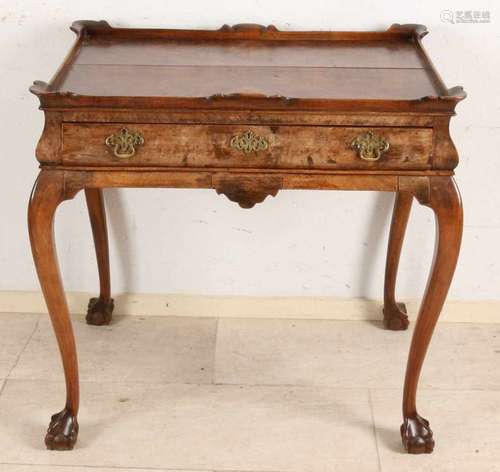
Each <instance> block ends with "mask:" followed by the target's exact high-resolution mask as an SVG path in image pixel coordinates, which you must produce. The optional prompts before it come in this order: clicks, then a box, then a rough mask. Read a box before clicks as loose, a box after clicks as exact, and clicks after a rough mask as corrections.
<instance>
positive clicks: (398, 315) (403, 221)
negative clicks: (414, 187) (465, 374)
mask: <svg viewBox="0 0 500 472" xmlns="http://www.w3.org/2000/svg"><path fill="white" fill-rule="evenodd" d="M412 201H413V195H412V194H411V193H410V192H397V193H396V199H395V201H394V211H393V213H392V222H391V230H390V233H389V245H388V248H387V261H386V265H385V284H384V326H385V327H386V328H387V329H391V330H394V331H400V330H405V329H407V328H408V324H409V322H408V316H407V314H406V306H405V305H404V303H397V302H396V296H395V291H396V277H397V273H398V266H399V258H400V256H401V248H402V247H403V241H404V237H405V232H406V226H407V224H408V218H409V216H410V210H411V204H412Z"/></svg>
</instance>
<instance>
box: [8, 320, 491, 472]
mask: <svg viewBox="0 0 500 472" xmlns="http://www.w3.org/2000/svg"><path fill="white" fill-rule="evenodd" d="M74 321H75V330H76V334H77V340H78V344H79V356H80V368H81V381H82V385H81V387H82V408H81V413H80V418H79V419H80V437H79V442H78V445H77V447H76V448H75V450H74V451H72V452H49V451H46V450H45V449H44V445H43V436H44V430H45V427H46V424H47V421H48V419H49V416H50V414H51V413H54V412H56V411H57V410H59V409H60V408H61V407H62V405H63V402H64V385H63V378H62V374H61V368H60V364H59V358H58V352H57V347H56V344H55V340H54V336H53V334H52V331H51V328H50V323H49V321H48V318H47V316H45V315H21V314H0V333H1V338H0V339H1V341H0V472H49V471H50V472H52V471H55V472H73V471H74V472H96V471H103V472H113V471H115V472H116V471H117V470H119V471H122V472H124V471H130V472H131V471H134V472H141V471H142V472H145V471H161V470H163V471H171V472H172V471H183V472H189V471H195V472H196V471H223V472H229V471H241V472H243V471H244V472H261V471H262V472H277V471H282V472H284V471H303V472H308V471H311V472H312V471H314V472H321V471H333V472H336V471H339V472H340V471H342V472H349V471H359V472H365V471H366V472H371V471H387V472H392V471H394V472H396V471H398V472H404V471H422V472H423V471H426V472H429V471H436V472H448V471H449V472H451V471H453V472H460V471H467V472H482V471H485V472H486V471H488V472H494V471H500V369H499V360H500V325H494V324H480V325H479V324H478V325H475V324H459V323H442V324H441V325H440V326H439V327H438V330H437V332H436V334H435V337H434V340H433V345H432V347H431V350H430V353H429V357H428V359H427V363H426V366H425V370H424V374H423V378H422V383H421V386H422V389H421V395H420V402H419V404H420V406H421V408H420V409H421V412H422V413H423V414H424V415H425V416H427V417H428V418H429V419H430V420H431V423H432V425H433V429H434V432H435V437H436V442H437V445H436V450H435V452H434V454H432V455H425V456H409V455H407V454H404V453H403V451H402V447H401V445H400V440H399V432H398V429H399V424H400V400H401V390H400V387H401V382H402V378H403V374H404V365H405V360H406V352H407V347H408V343H409V339H410V335H411V333H410V332H405V333H394V332H388V331H384V330H383V329H381V325H380V324H378V323H371V322H342V321H298V320H286V319H285V320H273V319H269V320H262V319H260V320H252V319H220V320H217V319H210V318H166V317H156V318H155V317H116V319H115V321H114V323H113V324H112V325H111V326H109V327H104V328H97V327H90V326H87V325H85V323H84V321H83V318H82V317H78V318H75V320H74Z"/></svg>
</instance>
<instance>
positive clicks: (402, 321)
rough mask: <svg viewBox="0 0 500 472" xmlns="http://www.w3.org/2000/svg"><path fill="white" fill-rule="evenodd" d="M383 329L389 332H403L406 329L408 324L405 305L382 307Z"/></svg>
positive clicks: (397, 304)
mask: <svg viewBox="0 0 500 472" xmlns="http://www.w3.org/2000/svg"><path fill="white" fill-rule="evenodd" d="M383 313H384V327H385V329H390V330H391V331H404V330H406V329H407V328H408V325H409V324H410V322H409V321H408V315H407V314H406V305H405V304H404V303H396V304H395V305H392V304H391V305H387V306H384V311H383Z"/></svg>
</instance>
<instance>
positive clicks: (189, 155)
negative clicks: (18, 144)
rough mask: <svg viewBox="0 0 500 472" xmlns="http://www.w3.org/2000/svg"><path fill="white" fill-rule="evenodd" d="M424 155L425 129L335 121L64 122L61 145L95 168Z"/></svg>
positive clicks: (279, 164)
mask: <svg viewBox="0 0 500 472" xmlns="http://www.w3.org/2000/svg"><path fill="white" fill-rule="evenodd" d="M355 140H357V141H356V142H357V143H358V145H357V146H355V145H353V142H354V141H355ZM431 153H432V129H431V128H385V127H371V128H364V127H336V126H253V125H206V124H205V125H186V124H183V125H178V124H78V123H77V124H73V123H64V125H63V146H62V160H63V163H64V164H68V165H85V164H86V165H98V166H165V167H216V168H217V167H221V168H222V167H236V168H289V169H290V168H295V169H311V168H313V169H426V168H429V167H430V157H431Z"/></svg>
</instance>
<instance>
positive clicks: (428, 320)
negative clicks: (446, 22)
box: [28, 21, 465, 453]
mask: <svg viewBox="0 0 500 472" xmlns="http://www.w3.org/2000/svg"><path fill="white" fill-rule="evenodd" d="M72 30H73V31H75V33H76V34H77V40H76V43H75V45H74V46H73V48H72V49H71V51H70V53H69V55H68V57H67V58H66V60H65V61H64V63H63V64H62V66H61V67H60V69H59V70H58V72H57V73H56V75H55V76H54V78H53V79H52V80H51V81H50V82H49V83H44V82H35V83H34V85H33V86H32V87H31V91H32V92H33V93H34V94H36V95H37V96H38V98H39V99H40V103H41V109H42V110H43V111H44V114H45V128H44V131H43V135H42V137H41V139H40V141H39V144H38V147H37V152H36V156H37V158H38V160H39V162H40V167H41V171H40V174H39V177H38V179H37V181H36V183H35V186H34V189H33V192H32V195H31V199H30V203H29V210H28V216H29V232H30V239H31V246H32V251H33V256H34V260H35V265H36V268H37V272H38V277H39V279H40V284H41V287H42V290H43V293H44V296H45V299H46V302H47V306H48V309H49V313H50V316H51V320H52V323H53V326H54V330H55V333H56V337H57V342H58V344H59V348H60V351H61V355H62V361H63V367H64V372H65V377H66V391H67V401H66V405H65V407H64V408H63V410H62V411H61V412H60V413H58V414H56V415H54V416H53V417H52V420H51V422H50V426H49V430H48V432H47V435H46V438H45V442H46V445H47V447H48V448H49V449H71V448H72V447H73V446H74V444H75V442H76V438H77V434H78V421H77V414H78V405H79V385H78V364H77V356H76V349H75V340H74V336H73V329H72V326H71V320H70V317H69V313H68V306H67V303H66V298H65V295H64V291H63V286H62V281H61V276H60V273H59V267H58V263H57V256H56V250H55V246H54V235H53V222H54V214H55V212H56V209H57V207H58V205H59V204H60V203H61V202H62V201H64V200H68V199H71V198H73V197H74V195H75V194H76V193H77V192H79V191H80V190H84V191H85V196H86V201H87V205H88V210H89V216H90V222H91V225H92V232H93V236H94V241H95V248H96V253H97V261H98V269H99V279H100V295H99V296H98V297H96V298H93V299H92V300H90V302H89V307H88V315H87V322H88V323H90V324H95V325H102V324H107V323H109V322H110V321H111V318H112V311H113V299H112V298H111V289H110V271H109V256H108V239H107V230H106V216H105V210H104V204H103V196H102V189H103V188H107V187H176V188H212V189H214V190H216V191H217V192H218V193H220V194H224V195H225V196H226V197H228V198H229V199H230V200H232V201H234V202H237V203H238V204H239V205H240V206H242V207H244V208H250V207H252V206H253V205H255V204H256V203H259V202H262V201H263V200H264V199H265V198H266V197H268V196H270V195H272V196H275V195H276V194H277V193H278V192H279V191H280V190H283V189H332V190H333V189H335V190H379V191H390V192H395V194H396V201H395V207H394V215H393V220H392V225H391V231H390V237H389V247H388V254H387V266H386V276H385V293H384V324H385V326H386V327H387V328H389V329H393V330H401V329H406V328H407V326H408V317H407V315H406V309H405V307H404V305H403V304H400V303H397V302H396V298H395V294H394V291H395V285H396V272H397V267H398V262H399V256H400V252H401V247H402V243H403V238H404V233H405V229H406V223H407V221H408V217H409V213H410V209H411V204H412V201H413V197H415V198H416V199H417V200H418V201H419V202H420V203H421V204H422V205H426V206H428V207H430V208H431V209H432V210H433V212H434V214H435V217H436V223H437V240H436V250H435V257H434V260H433V264H432V268H431V273H430V277H429V282H428V285H427V288H426V291H425V294H424V296H423V301H422V305H421V308H420V312H419V314H418V318H417V321H416V325H415V330H414V334H413V339H412V343H411V346H410V352H409V357H408V365H407V371H406V372H407V373H406V379H405V383H404V395H403V420H404V421H403V425H402V426H401V437H402V440H403V444H404V447H405V448H406V450H407V451H408V452H410V453H422V452H431V451H432V449H433V447H434V440H433V435H432V431H431V429H430V427H429V423H428V422H427V421H426V420H425V419H424V418H422V417H421V416H420V415H419V414H418V413H417V408H416V393H417V384H418V378H419V374H420V370H421V368H422V363H423V361H424V357H425V353H426V351H427V347H428V345H429V342H430V339H431V336H432V332H433V329H434V326H435V324H436V322H437V319H438V317H439V314H440V311H441V308H442V306H443V303H444V301H445V298H446V294H447V291H448V288H449V285H450V282H451V279H452V276H453V272H454V269H455V265H456V262H457V257H458V253H459V247H460V240H461V235H462V206H461V202H460V196H459V193H458V189H457V187H456V184H455V182H454V180H453V169H454V168H455V167H456V165H457V164H458V156H457V152H456V150H455V146H454V145H453V142H452V140H451V138H450V135H449V122H450V118H451V117H452V116H453V115H454V110H455V106H456V104H457V103H458V102H459V101H460V100H462V99H463V98H465V93H464V92H463V90H462V88H461V87H454V88H452V89H448V88H446V87H445V85H444V83H443V81H442V80H441V78H440V77H439V75H438V74H437V72H436V71H435V69H434V67H433V65H432V63H431V62H430V60H429V58H428V56H427V54H426V53H425V51H424V49H423V47H422V43H421V39H422V37H423V36H424V35H425V34H426V33H427V30H426V29H425V27H423V26H421V25H392V26H391V27H390V28H389V29H388V30H387V31H383V32H285V31H278V30H277V29H276V28H275V27H274V26H267V27H264V26H259V25H251V24H250V25H249V24H242V25H236V26H232V27H231V26H227V25H226V26H223V27H222V28H221V29H219V30H216V31H202V30H162V29H126V28H112V27H111V26H110V25H109V24H108V23H106V22H104V21H99V22H94V21H78V22H76V23H74V24H73V25H72ZM329 211H330V210H329Z"/></svg>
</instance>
